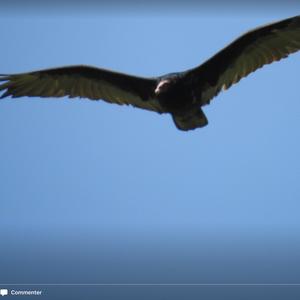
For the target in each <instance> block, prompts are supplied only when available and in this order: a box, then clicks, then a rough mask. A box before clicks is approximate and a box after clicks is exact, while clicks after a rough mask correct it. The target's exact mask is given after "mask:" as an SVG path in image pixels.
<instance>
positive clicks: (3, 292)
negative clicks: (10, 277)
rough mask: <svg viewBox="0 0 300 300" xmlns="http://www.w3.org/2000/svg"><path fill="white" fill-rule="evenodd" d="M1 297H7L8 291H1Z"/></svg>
mask: <svg viewBox="0 0 300 300" xmlns="http://www.w3.org/2000/svg"><path fill="white" fill-rule="evenodd" d="M0 295H1V296H7V295H8V290H7V289H1V290H0Z"/></svg>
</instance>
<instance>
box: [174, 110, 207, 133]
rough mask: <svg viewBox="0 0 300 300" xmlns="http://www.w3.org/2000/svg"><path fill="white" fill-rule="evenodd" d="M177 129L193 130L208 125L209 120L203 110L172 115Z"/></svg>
mask: <svg viewBox="0 0 300 300" xmlns="http://www.w3.org/2000/svg"><path fill="white" fill-rule="evenodd" d="M172 117H173V121H174V123H175V125H176V127H177V128H178V129H180V130H184V131H187V130H192V129H196V128H199V127H204V126H206V125H207V124H208V121H207V118H206V116H205V114H204V112H203V111H202V109H201V108H197V109H196V110H192V111H189V112H186V113H184V114H172Z"/></svg>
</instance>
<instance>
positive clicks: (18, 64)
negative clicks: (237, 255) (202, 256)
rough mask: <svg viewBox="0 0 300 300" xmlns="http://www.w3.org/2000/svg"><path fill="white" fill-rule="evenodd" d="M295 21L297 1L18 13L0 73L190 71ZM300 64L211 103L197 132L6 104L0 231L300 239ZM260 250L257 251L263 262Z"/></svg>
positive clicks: (58, 104) (117, 111)
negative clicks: (232, 7) (258, 7)
mask: <svg viewBox="0 0 300 300" xmlns="http://www.w3.org/2000/svg"><path fill="white" fill-rule="evenodd" d="M298 12H299V10H298ZM293 15H297V11H296V10H295V7H292V6H291V7H290V9H289V8H285V9H282V10H280V9H277V10H271V11H269V12H265V11H259V12H256V11H255V10H251V11H250V12H248V13H246V12H245V11H242V10H241V11H240V13H237V12H232V13H230V12H229V11H226V13H221V12H220V13H219V14H213V13H212V12H211V11H209V10H207V11H206V10H201V9H199V13H198V12H195V11H194V10H191V11H188V10H187V11H184V12H180V10H178V11H176V12H169V13H146V12H145V11H144V10H143V9H141V10H140V11H139V12H129V11H126V12H122V11H118V13H113V10H112V11H110V12H105V11H104V12H102V13H100V12H99V13H95V12H94V13H82V14H81V13H80V12H77V13H76V14H71V15H67V14H55V13H54V14H53V13H51V14H47V13H46V12H45V11H43V12H33V13H31V14H29V13H28V14H22V12H21V11H15V12H14V11H13V10H7V13H5V14H4V13H2V14H1V17H0V26H1V28H2V30H1V45H2V46H1V64H0V73H18V72H25V71H31V70H36V69H42V68H49V67H55V66H64V65H73V64H88V65H94V66H99V67H103V68H108V69H113V70H118V71H122V72H127V73H130V74H135V75H141V76H155V75H160V74H164V73H169V72H174V71H182V70H186V69H189V68H191V67H194V66H196V65H199V64H200V63H202V62H203V61H205V60H206V59H208V58H209V57H210V56H211V55H213V54H214V53H215V52H217V51H219V50H220V49H221V48H223V47H224V46H225V45H227V44H228V43H229V42H231V41H232V40H233V39H235V38H236V37H237V36H239V35H240V34H242V33H244V32H245V31H247V30H249V29H252V28H254V27H256V26H260V25H262V24H265V23H269V22H272V21H275V20H279V19H283V18H286V17H290V16H293ZM299 69H300V53H298V54H294V55H291V56H290V57H289V58H288V59H285V60H282V61H281V62H279V63H274V64H272V65H270V66H266V67H265V68H263V69H261V70H259V71H257V72H256V73H253V74H251V75H250V76H248V77H247V78H246V79H243V80H242V81H241V82H240V83H239V84H237V85H234V86H233V87H232V88H230V89H229V90H228V91H226V92H224V93H221V94H220V95H219V96H218V97H217V98H215V99H214V100H213V101H212V102H211V105H209V106H207V107H205V108H204V111H205V113H206V115H207V117H208V120H209V125H208V126H207V127H205V128H203V129H198V130H195V131H192V132H181V131H178V130H177V129H176V128H175V126H174V125H173V122H172V120H171V118H170V116H168V115H163V116H161V115H158V114H155V113H152V112H148V111H143V110H139V109H136V108H132V107H125V106H118V105H110V104H107V103H105V102H102V101H99V102H92V101H87V100H68V99H60V100H54V99H49V100H48V99H47V100H46V99H39V98H33V99H29V98H22V99H16V100H15V99H5V100H3V101H1V103H0V126H1V130H0V141H1V147H0V159H1V169H0V181H1V190H0V199H1V211H2V213H1V220H0V224H1V229H0V231H1V232H2V235H3V234H4V235H10V236H14V237H16V239H19V238H21V237H24V235H25V236H26V235H27V236H31V237H32V239H35V240H38V238H39V237H41V236H43V237H44V238H45V232H47V234H46V236H48V235H49V236H51V237H52V238H53V239H54V240H55V239H56V237H57V236H60V237H64V238H65V239H66V240H65V241H66V244H67V241H68V238H70V239H71V237H72V238H74V235H75V237H76V238H75V240H77V242H79V243H80V241H81V240H84V239H85V238H86V237H90V239H91V240H93V239H94V238H96V237H97V238H98V239H101V237H107V236H109V237H111V239H112V240H114V239H115V240H118V239H120V237H121V239H124V237H127V236H128V237H131V239H132V241H134V240H135V239H136V241H137V240H138V238H137V237H141V236H143V237H144V238H145V239H146V240H147V239H148V240H149V239H154V240H155V239H157V241H159V239H160V238H162V237H163V236H167V237H168V238H169V241H170V244H172V242H174V241H176V240H177V239H178V240H180V239H181V238H182V239H183V241H184V239H185V238H186V237H187V236H190V237H191V239H193V238H194V237H196V236H197V238H199V240H201V238H207V237H210V240H211V243H214V242H217V243H219V241H220V237H225V236H226V237H236V236H242V237H244V238H246V239H247V238H254V239H257V240H259V241H261V242H260V243H263V241H264V240H265V239H268V237H270V236H272V237H274V238H275V240H276V239H278V244H281V242H280V239H286V240H287V241H289V242H291V241H295V237H297V236H299V232H300V221H299V210H300V201H299V199H300V187H299V175H300V160H299V153H300V143H299V140H300V139H299V137H300V133H299V126H300V123H299V122H300V118H299V117H300V99H299ZM12 240H13V239H12ZM234 241H235V242H233V243H235V244H234V245H238V244H239V242H238V239H234ZM289 242H287V243H286V245H289ZM11 245H13V244H11ZM226 245H227V246H228V247H229V248H230V246H229V245H228V240H227V244H226ZM259 245H261V244H259V243H258V244H257V246H256V244H255V243H254V244H253V245H252V246H251V247H252V249H253V253H256V254H257V255H258V257H259V255H260V254H261V255H263V254H262V253H264V252H263V251H264V250H262V249H264V248H263V247H262V248H261V247H260V246H259ZM297 245H298V244H297ZM19 246H20V247H22V246H24V245H22V242H20V245H19ZM28 246H29V247H30V243H29V244H28ZM165 246H166V245H165ZM11 247H13V246H11ZM166 247H167V246H166ZM197 247H198V246H197ZM197 247H196V249H198V250H199V253H201V249H202V248H201V246H199V248H197ZM219 247H220V248H222V246H221V244H219ZM286 247H287V248H285V250H286V251H287V252H286V253H289V252H288V251H289V250H288V246H286ZM297 247H299V245H298V246H297ZM112 248H113V246H112ZM229 248H228V249H229ZM7 249H9V243H8V244H7ZM7 249H6V250H7ZM113 249H114V250H113V251H115V252H116V253H118V249H117V248H116V247H115V248H113ZM294 249H295V248H294ZM98 250H99V251H100V252H101V249H100V246H99V249H98ZM260 251H262V252H260ZM277 254H278V256H280V252H278V253H277ZM62 255H63V254H62ZM78 255H80V254H78ZM103 255H105V254H103ZM128 255H129V256H130V255H131V254H130V253H129V254H128ZM132 255H133V254H132ZM216 255H218V254H216ZM287 255H288V254H287ZM175 257H176V255H175ZM294 259H295V261H296V263H294V265H295V264H297V263H299V261H297V259H298V258H297V257H296V256H294ZM175 261H176V259H175ZM185 272H186V273H188V272H189V271H188V270H185ZM24 274H25V273H24ZM25 275H26V274H25ZM25 275H24V278H26V276H25ZM22 278H23V277H22ZM22 278H21V277H20V280H22ZM24 278H23V279H24ZM10 279H11V280H12V279H13V278H12V277H11V278H10ZM121 279H122V278H121ZM74 280H75V279H74ZM90 280H92V279H90Z"/></svg>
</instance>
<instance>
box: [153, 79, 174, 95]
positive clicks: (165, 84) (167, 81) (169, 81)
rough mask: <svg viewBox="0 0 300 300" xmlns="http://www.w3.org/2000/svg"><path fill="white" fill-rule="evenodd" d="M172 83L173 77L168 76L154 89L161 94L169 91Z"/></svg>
mask: <svg viewBox="0 0 300 300" xmlns="http://www.w3.org/2000/svg"><path fill="white" fill-rule="evenodd" d="M171 84H172V79H171V78H166V79H162V80H160V81H159V82H158V84H157V86H156V88H155V90H154V93H155V95H159V94H161V93H164V92H165V91H167V90H168V88H169V87H170V86H171Z"/></svg>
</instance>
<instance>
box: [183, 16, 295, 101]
mask: <svg viewBox="0 0 300 300" xmlns="http://www.w3.org/2000/svg"><path fill="white" fill-rule="evenodd" d="M299 50H300V16H296V17H293V18H289V19H286V20H283V21H279V22H276V23H272V24H269V25H266V26H262V27H259V28H256V29H254V30H252V31H249V32H247V33H245V34H244V35H242V36H240V37H239V38H238V39H236V40H235V41H233V42H232V43H231V44H229V45H228V46H227V47H225V48H224V49H222V50H221V51H220V52H218V53H217V54H216V55H214V56H213V57H212V58H211V59H209V60H208V61H206V62H205V63H204V64H202V65H200V66H199V67H196V68H194V69H191V70H189V71H187V73H186V76H187V78H188V79H190V82H191V84H192V85H193V86H195V85H196V86H200V87H202V88H201V89H199V88H198V89H197V91H201V92H202V94H201V95H200V94H199V92H198V98H199V101H200V102H201V105H204V104H208V103H209V101H210V99H212V98H213V97H215V96H216V95H217V94H218V93H219V92H220V90H221V89H228V88H229V87H231V86H232V85H233V84H234V83H237V82H239V81H240V80H241V78H243V77H246V76H247V75H249V74H250V73H251V72H254V71H255V70H257V69H259V68H261V67H263V66H264V65H266V64H270V63H272V62H274V61H278V60H281V59H283V58H285V57H287V56H288V55H289V54H292V53H294V52H296V51H299Z"/></svg>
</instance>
